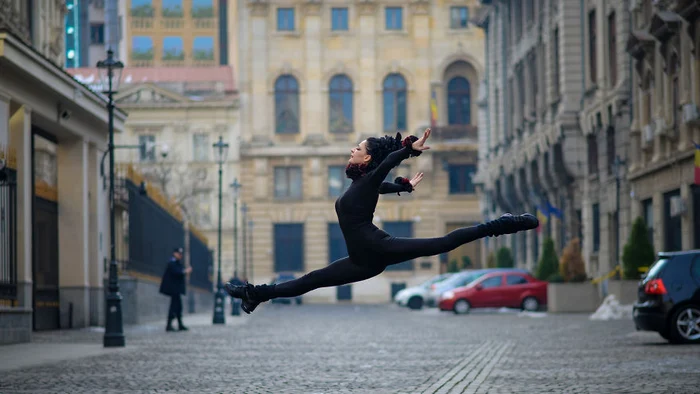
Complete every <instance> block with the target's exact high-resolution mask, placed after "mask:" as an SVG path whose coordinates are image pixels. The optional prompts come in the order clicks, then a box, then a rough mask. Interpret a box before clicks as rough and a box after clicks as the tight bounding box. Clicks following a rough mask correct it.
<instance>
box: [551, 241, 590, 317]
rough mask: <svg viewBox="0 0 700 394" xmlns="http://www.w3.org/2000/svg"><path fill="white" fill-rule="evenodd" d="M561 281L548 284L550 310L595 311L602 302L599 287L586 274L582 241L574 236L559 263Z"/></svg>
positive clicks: (565, 311)
mask: <svg viewBox="0 0 700 394" xmlns="http://www.w3.org/2000/svg"><path fill="white" fill-rule="evenodd" d="M557 270H558V273H557V274H558V275H557V274H555V275H556V279H559V280H560V281H559V282H555V281H550V283H549V285H548V286H547V304H548V309H549V311H550V312H555V313H556V312H560V313H562V312H563V313H567V312H568V313H571V312H594V311H595V310H596V309H597V308H598V305H599V304H600V297H599V295H598V289H597V288H596V286H594V285H593V284H592V283H591V282H590V281H588V278H587V276H586V264H585V262H584V261H583V255H582V254H581V241H580V240H579V239H578V238H574V239H572V240H571V241H569V243H568V244H567V245H566V247H565V248H564V250H563V251H562V255H561V259H560V260H559V264H558V265H557Z"/></svg>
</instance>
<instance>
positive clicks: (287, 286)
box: [224, 257, 384, 313]
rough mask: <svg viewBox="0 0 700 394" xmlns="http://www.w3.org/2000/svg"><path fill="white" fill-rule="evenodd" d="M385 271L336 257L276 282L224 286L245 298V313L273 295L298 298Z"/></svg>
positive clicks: (237, 295) (228, 290) (273, 296)
mask: <svg viewBox="0 0 700 394" xmlns="http://www.w3.org/2000/svg"><path fill="white" fill-rule="evenodd" d="M382 271H384V267H383V266H376V267H365V266H359V265H357V264H354V263H353V262H352V261H351V260H350V258H349V257H344V258H342V259H339V260H336V261H334V262H333V263H331V264H329V265H328V266H326V267H324V268H321V269H318V270H315V271H311V272H309V273H308V274H306V275H304V276H302V277H300V278H297V279H294V280H290V281H288V282H284V283H280V284H277V285H258V286H253V285H251V284H246V285H244V286H234V285H231V284H230V283H227V284H226V285H225V286H224V287H225V288H226V291H227V292H228V294H229V295H230V296H231V297H235V298H240V299H242V300H243V302H242V304H241V307H242V309H243V310H244V311H245V312H246V313H250V312H252V311H253V310H254V309H255V308H256V307H257V306H258V304H260V303H261V302H265V301H268V300H270V299H273V298H281V297H296V296H300V295H302V294H304V293H308V292H309V291H311V290H315V289H318V288H321V287H331V286H340V285H344V284H348V283H353V282H359V281H362V280H365V279H369V278H371V277H373V276H377V275H379V274H381V273H382Z"/></svg>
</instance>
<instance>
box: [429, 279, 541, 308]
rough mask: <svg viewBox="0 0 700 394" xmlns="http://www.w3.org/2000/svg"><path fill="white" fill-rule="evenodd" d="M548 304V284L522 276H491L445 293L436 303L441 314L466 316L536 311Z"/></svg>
mask: <svg viewBox="0 0 700 394" xmlns="http://www.w3.org/2000/svg"><path fill="white" fill-rule="evenodd" d="M546 304H547V282H545V281H541V280H539V279H535V278H534V277H532V275H529V274H526V273H521V272H492V273H489V274H486V275H484V276H482V277H480V278H479V279H477V280H475V281H473V282H471V283H469V284H468V285H467V286H465V287H458V288H456V289H454V290H451V291H446V292H444V293H442V294H441V295H440V298H439V299H438V307H439V308H440V310H442V311H453V312H454V313H456V314H463V313H469V311H470V310H471V309H472V308H502V307H506V308H522V309H524V310H526V311H536V310H538V309H539V307H540V305H546Z"/></svg>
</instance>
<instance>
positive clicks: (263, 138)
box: [236, 0, 484, 302]
mask: <svg viewBox="0 0 700 394" xmlns="http://www.w3.org/2000/svg"><path fill="white" fill-rule="evenodd" d="M476 8H477V2H476V1H466V2H465V1H460V2H457V1H454V2H453V1H447V2H438V1H427V0H420V1H413V2H410V4H409V3H407V2H400V1H395V0H382V1H379V0H377V1H358V2H350V3H348V2H342V1H323V2H321V1H313V2H306V1H285V2H282V1H248V0H240V1H238V6H237V9H236V10H237V19H236V20H237V24H238V28H239V30H238V42H237V45H238V48H239V50H238V59H239V60H238V63H239V67H238V75H239V85H240V98H241V118H240V119H241V127H240V130H241V138H242V141H241V173H242V176H241V178H242V184H243V187H242V193H243V200H244V201H246V203H247V204H248V206H249V208H250V209H249V216H250V218H251V220H252V245H253V246H252V249H253V250H252V261H253V266H254V272H253V273H250V276H251V278H250V279H251V280H252V281H254V282H256V283H261V282H268V281H269V280H271V279H272V278H273V277H274V276H275V275H276V274H277V273H280V272H289V271H290V272H293V273H294V274H295V275H297V276H299V275H302V274H304V273H306V272H309V271H311V270H314V269H318V268H322V267H324V266H326V265H328V264H329V263H330V262H332V261H334V260H336V259H338V258H341V257H344V256H346V255H347V252H346V249H345V243H344V240H343V238H342V234H341V232H340V230H339V227H338V224H337V217H336V214H335V211H334V208H333V206H334V205H333V204H334V201H335V199H336V198H337V197H338V196H339V195H340V193H342V192H343V190H344V189H345V188H346V187H347V186H348V184H349V181H348V180H347V179H346V177H345V173H344V168H345V165H346V163H347V160H348V158H349V154H350V150H351V149H352V147H353V146H355V144H357V143H359V142H360V141H362V140H363V139H364V138H366V137H369V136H381V135H384V134H389V135H394V134H396V132H397V131H399V132H401V133H403V134H404V135H407V134H420V133H422V131H423V130H424V129H425V128H426V127H429V126H431V117H432V119H433V121H434V126H435V127H434V130H435V132H434V134H433V136H432V141H431V142H430V145H431V147H432V149H431V150H430V151H429V152H428V153H426V154H424V155H422V156H421V157H419V158H417V159H410V160H406V161H405V162H404V163H402V164H401V166H400V167H398V168H397V169H396V170H395V171H393V172H392V174H390V176H389V178H391V179H390V180H391V181H393V179H394V177H396V176H412V175H413V174H415V173H416V172H419V171H423V172H425V174H426V175H425V179H424V180H423V182H422V184H421V185H420V186H419V187H418V189H417V190H416V191H415V192H414V193H412V194H410V195H409V194H402V195H401V196H396V195H383V196H381V197H380V203H379V205H378V207H377V211H376V213H375V221H376V224H377V225H378V226H379V227H382V228H384V229H385V230H387V231H388V232H389V233H392V234H394V235H396V236H407V237H433V236H440V235H443V234H445V233H446V232H448V231H450V230H451V229H453V228H456V227H459V226H465V225H470V224H473V223H475V222H478V221H479V220H480V219H481V215H480V212H479V208H478V199H477V197H476V194H475V189H474V184H473V182H472V179H471V177H472V175H473V174H474V173H475V171H476V159H477V124H479V123H480V122H478V120H480V119H477V118H478V114H477V109H478V108H477V102H476V98H477V97H478V94H479V89H480V87H479V81H480V80H481V78H483V74H484V63H483V53H484V48H483V33H482V31H481V29H479V28H478V27H477V26H475V25H473V24H472V23H471V21H470V18H471V15H472V14H473V13H474V12H476ZM431 98H433V99H434V102H433V103H434V107H435V111H434V114H433V115H431ZM463 256H468V257H469V259H466V258H465V259H464V260H470V261H471V262H472V264H473V266H477V265H478V262H479V261H480V249H479V244H478V243H473V244H470V245H467V246H464V247H462V248H460V249H459V250H457V251H455V252H453V253H450V254H449V255H445V256H442V258H440V257H437V256H436V257H429V258H421V259H416V260H415V261H411V262H407V263H404V264H401V265H397V266H393V267H391V268H390V269H388V270H387V271H386V272H385V273H384V274H382V275H380V276H379V277H376V278H373V279H370V280H367V281H364V282H361V283H357V284H353V285H351V286H344V287H340V288H337V289H336V288H326V289H319V290H316V291H314V292H312V293H310V294H309V295H307V296H305V299H307V300H309V301H312V302H315V301H318V302H335V301H336V300H353V301H357V302H376V301H388V300H390V299H391V297H392V295H393V293H394V292H395V291H397V290H398V289H400V288H401V287H403V286H406V285H413V284H416V283H417V282H420V281H423V280H425V279H427V278H429V277H431V276H433V275H435V274H437V273H439V272H442V271H444V270H445V269H446V265H447V263H448V262H449V261H451V260H455V261H460V262H461V261H463Z"/></svg>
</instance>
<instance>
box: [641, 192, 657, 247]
mask: <svg viewBox="0 0 700 394" xmlns="http://www.w3.org/2000/svg"><path fill="white" fill-rule="evenodd" d="M642 218H643V219H644V224H645V225H646V226H647V236H648V237H649V242H651V244H652V245H653V244H654V200H652V199H651V198H649V199H646V200H644V201H642Z"/></svg>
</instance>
